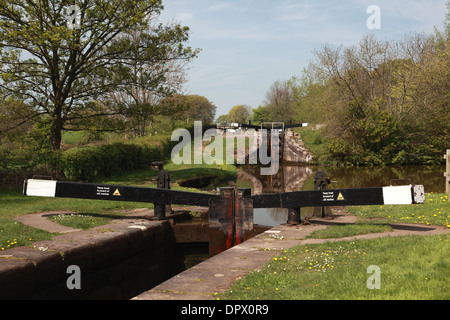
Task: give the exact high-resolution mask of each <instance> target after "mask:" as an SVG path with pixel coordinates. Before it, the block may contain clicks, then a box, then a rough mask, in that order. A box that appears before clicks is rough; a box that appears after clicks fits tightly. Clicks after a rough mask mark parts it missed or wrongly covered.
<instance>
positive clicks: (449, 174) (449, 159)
mask: <svg viewBox="0 0 450 320" xmlns="http://www.w3.org/2000/svg"><path fill="white" fill-rule="evenodd" d="M444 159H445V164H446V165H445V170H446V171H445V172H444V176H445V193H446V194H447V198H448V201H449V202H450V149H447V154H444Z"/></svg>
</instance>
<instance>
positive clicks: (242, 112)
mask: <svg viewBox="0 0 450 320" xmlns="http://www.w3.org/2000/svg"><path fill="white" fill-rule="evenodd" d="M248 109H249V107H248V106H245V105H237V106H234V107H233V108H232V109H231V110H230V112H228V116H227V118H228V121H229V122H230V123H241V124H242V123H247V122H248V120H249V119H250V111H249V110H248Z"/></svg>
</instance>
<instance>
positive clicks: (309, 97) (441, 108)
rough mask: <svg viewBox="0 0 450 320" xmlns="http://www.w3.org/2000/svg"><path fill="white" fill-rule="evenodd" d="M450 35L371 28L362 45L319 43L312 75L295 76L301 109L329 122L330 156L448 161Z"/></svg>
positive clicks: (375, 161)
mask: <svg viewBox="0 0 450 320" xmlns="http://www.w3.org/2000/svg"><path fill="white" fill-rule="evenodd" d="M449 39H450V38H449V35H448V34H447V33H444V34H443V33H437V35H434V36H433V35H424V34H412V35H409V36H407V37H405V39H404V40H402V41H398V42H393V41H379V40H377V39H376V38H375V36H374V35H373V34H369V35H367V36H365V37H363V38H362V40H361V41H360V43H358V44H357V45H354V46H350V47H347V48H344V47H342V46H339V47H335V46H331V45H328V44H327V45H324V46H323V47H322V48H321V49H320V50H317V51H316V52H315V55H316V59H315V60H314V61H313V62H311V64H310V65H309V67H308V68H307V69H306V70H305V71H304V75H303V76H302V77H301V78H296V77H293V78H292V79H291V80H290V81H291V83H292V85H293V88H294V93H295V97H296V98H295V99H296V101H297V102H296V103H297V108H298V114H299V115H300V116H301V117H303V118H309V119H310V120H311V121H314V122H316V123H323V124H325V128H326V134H325V136H324V139H322V140H323V141H325V144H326V147H327V157H326V158H327V159H328V160H329V161H331V162H335V163H339V164H357V165H383V164H437V163H441V162H442V154H443V152H444V151H445V149H446V148H448V147H449V146H450V145H449V141H450V112H449V91H448V85H447V84H448V83H449V81H450V72H449V70H450V65H449V61H450V59H449V55H450V40H449ZM311 114H316V115H315V116H310V115H311ZM317 114H320V116H317ZM303 121H304V120H303Z"/></svg>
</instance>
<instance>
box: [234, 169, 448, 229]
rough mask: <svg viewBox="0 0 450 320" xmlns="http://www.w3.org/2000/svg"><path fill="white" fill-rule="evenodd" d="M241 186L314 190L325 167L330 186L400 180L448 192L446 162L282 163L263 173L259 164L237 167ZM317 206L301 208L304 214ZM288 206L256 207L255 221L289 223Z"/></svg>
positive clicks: (263, 190) (260, 189)
mask: <svg viewBox="0 0 450 320" xmlns="http://www.w3.org/2000/svg"><path fill="white" fill-rule="evenodd" d="M238 170H239V171H238V181H237V185H238V186H239V187H248V188H252V193H253V194H261V193H279V192H292V191H303V190H314V176H315V174H316V173H317V172H318V171H324V172H325V173H326V174H327V175H328V177H329V178H330V179H331V181H333V183H332V184H331V185H329V188H330V189H338V188H364V187H381V186H389V185H390V184H392V185H400V184H418V185H423V186H424V188H425V192H427V193H429V192H437V193H444V192H445V178H444V176H443V172H444V171H445V166H444V165H442V166H414V165H407V166H396V167H391V166H389V167H346V168H338V167H332V166H305V165H282V166H280V169H279V170H278V172H277V174H275V175H271V176H264V175H261V174H260V171H261V170H260V167H258V166H240V167H239V168H238ZM313 210H314V208H302V209H301V214H302V216H305V215H311V214H312V211H313ZM286 220H287V209H277V208H275V209H272V208H271V209H254V223H255V224H260V225H265V226H271V227H275V226H278V225H280V224H283V223H286Z"/></svg>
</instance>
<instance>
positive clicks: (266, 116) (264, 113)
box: [252, 106, 273, 124]
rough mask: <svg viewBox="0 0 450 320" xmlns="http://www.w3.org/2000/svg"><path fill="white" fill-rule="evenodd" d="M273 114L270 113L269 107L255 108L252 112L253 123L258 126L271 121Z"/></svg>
mask: <svg viewBox="0 0 450 320" xmlns="http://www.w3.org/2000/svg"><path fill="white" fill-rule="evenodd" d="M272 117H273V116H272V114H271V112H270V109H269V107H265V106H259V107H258V108H254V109H253V110H252V121H253V122H255V124H256V123H258V124H261V122H264V121H271V119H272Z"/></svg>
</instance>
